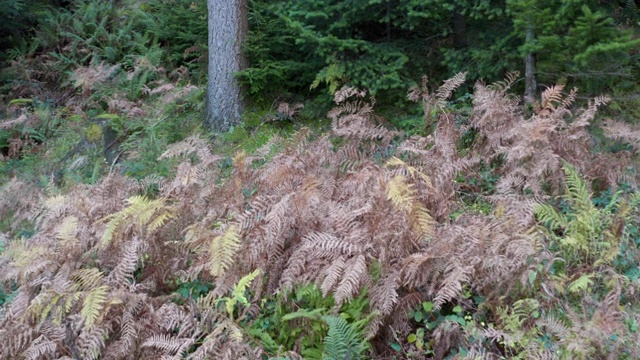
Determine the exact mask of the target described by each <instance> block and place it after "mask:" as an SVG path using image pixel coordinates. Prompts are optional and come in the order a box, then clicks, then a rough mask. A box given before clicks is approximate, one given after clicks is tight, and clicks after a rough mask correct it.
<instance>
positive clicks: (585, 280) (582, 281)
mask: <svg viewBox="0 0 640 360" xmlns="http://www.w3.org/2000/svg"><path fill="white" fill-rule="evenodd" d="M594 276H595V274H583V275H582V276H580V277H579V278H578V279H576V280H574V281H573V282H572V283H571V284H570V285H569V288H568V290H569V292H571V293H577V292H581V291H587V290H588V289H589V288H590V287H591V286H592V285H593V280H591V279H592V278H593V277H594Z"/></svg>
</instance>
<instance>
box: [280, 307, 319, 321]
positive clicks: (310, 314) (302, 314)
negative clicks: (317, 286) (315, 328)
mask: <svg viewBox="0 0 640 360" xmlns="http://www.w3.org/2000/svg"><path fill="white" fill-rule="evenodd" d="M326 310H327V309H326V308H317V309H313V310H309V309H300V310H298V311H294V312H292V313H288V314H286V315H284V316H282V318H281V319H282V320H284V321H289V320H294V319H299V318H304V319H319V318H321V317H322V314H323V313H325V312H326Z"/></svg>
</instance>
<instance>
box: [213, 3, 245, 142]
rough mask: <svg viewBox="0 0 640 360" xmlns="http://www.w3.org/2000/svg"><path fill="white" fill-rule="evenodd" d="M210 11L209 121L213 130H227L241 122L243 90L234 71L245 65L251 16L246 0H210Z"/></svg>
mask: <svg viewBox="0 0 640 360" xmlns="http://www.w3.org/2000/svg"><path fill="white" fill-rule="evenodd" d="M207 8H208V11H209V68H208V69H209V72H208V75H209V79H208V84H207V124H208V125H209V128H210V129H211V130H214V131H227V130H229V128H230V127H231V126H233V125H234V124H237V123H238V122H240V117H241V115H242V111H243V107H244V106H243V105H244V104H243V98H242V90H241V88H240V85H239V84H238V81H237V80H236V78H235V77H234V73H236V72H238V71H240V70H242V69H244V68H245V65H246V60H245V57H244V56H243V54H242V46H243V44H244V42H245V40H246V38H247V33H248V30H249V22H248V21H249V20H248V16H247V0H207Z"/></svg>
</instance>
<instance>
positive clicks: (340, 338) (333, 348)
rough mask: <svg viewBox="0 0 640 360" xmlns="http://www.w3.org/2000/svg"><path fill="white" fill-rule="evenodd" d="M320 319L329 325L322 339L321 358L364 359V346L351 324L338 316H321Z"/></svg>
mask: <svg viewBox="0 0 640 360" xmlns="http://www.w3.org/2000/svg"><path fill="white" fill-rule="evenodd" d="M322 319H323V320H324V321H326V323H327V324H328V325H329V332H328V334H327V336H326V337H325V339H324V351H323V353H322V359H323V360H345V359H351V360H357V359H364V352H365V350H366V346H364V341H363V340H362V336H361V334H359V333H358V332H357V331H356V330H355V329H354V328H353V326H351V325H350V324H349V323H348V322H347V321H346V320H345V319H343V318H341V317H339V316H323V317H322Z"/></svg>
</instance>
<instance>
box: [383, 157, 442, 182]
mask: <svg viewBox="0 0 640 360" xmlns="http://www.w3.org/2000/svg"><path fill="white" fill-rule="evenodd" d="M386 165H387V166H400V167H401V168H403V169H406V170H407V171H408V172H409V174H410V175H411V177H412V178H416V177H419V178H420V179H422V180H423V181H424V182H425V183H426V184H427V186H428V187H429V188H433V185H432V184H431V179H430V178H429V177H428V176H427V175H426V174H423V173H422V172H421V171H420V170H418V169H417V168H415V167H414V166H411V165H409V164H407V163H406V162H404V161H402V160H400V159H398V158H397V157H395V156H394V157H392V158H391V159H389V160H388V161H387V164H386Z"/></svg>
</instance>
